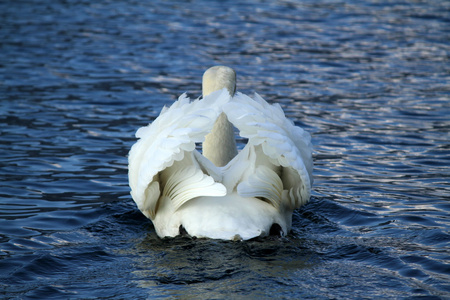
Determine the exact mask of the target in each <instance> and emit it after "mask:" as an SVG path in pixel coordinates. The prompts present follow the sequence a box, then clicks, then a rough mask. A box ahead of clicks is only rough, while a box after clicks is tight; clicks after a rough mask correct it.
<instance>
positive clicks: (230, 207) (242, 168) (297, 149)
mask: <svg viewBox="0 0 450 300" xmlns="http://www.w3.org/2000/svg"><path fill="white" fill-rule="evenodd" d="M234 91H235V73H234V71H233V70H232V69H230V68H228V67H223V66H218V67H213V68H210V69H209V70H207V71H206V72H205V75H204V77H203V94H204V97H203V99H201V100H195V101H192V102H191V101H190V100H189V99H188V98H187V97H186V96H185V95H184V94H183V95H181V96H180V98H179V99H178V101H176V102H175V103H174V104H173V105H172V106H170V107H169V108H164V109H163V110H162V112H161V114H160V115H159V117H158V118H156V120H155V121H154V122H153V123H151V124H149V125H148V126H145V127H142V128H140V129H139V130H138V131H137V133H136V137H137V138H139V140H138V141H137V142H136V144H135V145H133V147H132V148H131V151H130V153H129V182H130V187H131V195H132V197H133V200H134V201H135V202H136V204H137V206H138V208H139V209H140V210H141V211H142V213H144V215H145V216H147V217H148V218H150V219H151V220H152V222H153V224H154V226H155V229H156V232H157V234H158V235H159V236H160V237H173V236H176V235H179V234H180V232H181V231H183V230H182V229H184V230H185V231H186V232H187V233H188V234H189V235H191V236H196V237H207V238H215V239H226V240H236V239H244V240H247V239H251V238H254V237H257V236H266V235H268V234H269V233H270V231H271V229H273V228H278V229H280V230H279V231H280V233H281V234H283V235H284V234H286V233H288V231H289V230H290V228H291V219H292V213H293V210H294V209H296V208H298V207H300V206H301V205H303V204H305V203H306V202H308V200H309V198H310V194H311V185H312V158H311V154H312V146H311V137H310V135H309V134H308V133H307V132H306V131H304V130H303V129H302V128H300V127H297V126H295V125H294V124H293V122H292V121H290V120H288V119H286V117H285V115H284V112H283V110H282V109H281V107H280V106H279V105H278V104H274V105H270V104H268V103H267V102H266V101H265V100H264V99H262V98H261V97H260V96H259V95H257V94H255V97H254V98H253V99H252V98H250V97H248V96H246V95H244V94H241V93H236V94H234ZM230 93H231V94H234V95H230ZM230 122H231V123H230ZM233 125H234V126H235V127H236V128H237V129H238V130H239V133H240V136H242V137H244V138H248V142H247V145H246V146H245V147H244V149H242V151H240V152H239V153H238V154H237V150H236V145H235V141H234V134H233ZM200 142H203V154H204V155H202V154H201V153H200V152H199V151H197V150H196V149H195V145H196V143H200ZM236 154H237V155H236ZM274 224H276V225H274Z"/></svg>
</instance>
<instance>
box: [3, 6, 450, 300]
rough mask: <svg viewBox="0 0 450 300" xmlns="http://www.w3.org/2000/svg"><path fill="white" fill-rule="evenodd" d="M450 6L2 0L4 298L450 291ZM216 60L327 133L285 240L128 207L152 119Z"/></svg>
mask: <svg viewBox="0 0 450 300" xmlns="http://www.w3.org/2000/svg"><path fill="white" fill-rule="evenodd" d="M199 7H201V8H202V9H201V10H200V9H199ZM449 9H450V7H449V3H448V2H445V1H431V2H430V1H427V2H420V1H419V2H417V1H416V2H414V3H410V2H402V1H396V2H395V1H394V2H392V1H363V2H361V1H358V2H356V1H347V2H346V3H341V2H333V1H322V2H317V1H279V2H267V3H266V2H264V1H246V2H244V3H241V4H235V5H234V4H233V5H231V4H230V3H227V2H221V1H208V2H204V1H193V2H192V3H188V4H186V3H183V2H177V1H169V2H161V1H157V2H137V1H131V2H130V1H128V2H121V1H114V2H103V3H88V2H83V1H79V0H73V1H65V2H58V1H54V2H52V3H48V4H46V5H42V4H40V3H34V2H32V1H26V0H23V1H15V2H14V3H0V20H1V21H2V24H3V25H2V26H1V27H0V38H1V41H2V42H1V48H2V51H0V69H1V72H0V112H1V113H0V123H1V126H0V147H1V151H0V269H1V270H2V273H1V274H0V293H1V294H2V295H3V296H4V297H5V298H18V299H21V298H27V297H30V298H33V297H35V298H52V297H53V298H67V297H79V298H89V297H109V298H125V297H127V298H129V297H134V298H146V297H166V296H174V297H178V296H180V297H196V298H197V297H201V298H227V297H231V296H236V295H241V296H242V297H244V296H247V297H259V298H267V297H269V296H272V295H276V296H279V297H285V298H323V299H326V298H340V299H347V298H349V297H351V298H358V297H361V298H362V297H371V298H379V297H388V298H403V297H414V296H417V297H420V296H424V297H432V296H436V297H439V296H440V297H448V295H449V294H450V286H449V284H448V282H450V277H449V275H448V274H450V269H449V267H448V261H450V256H449V255H448V253H449V251H450V249H449V242H450V236H449V228H450V224H449V223H450V221H449V217H448V216H449V211H450V204H449V202H448V199H449V196H450V185H449V178H450V172H449V170H448V165H449V162H450V143H449V141H450V133H449V132H450V121H449V120H448V116H449V115H450V104H449V100H450V99H449V95H450V89H449V85H448V82H450V69H449V67H448V63H447V62H448V61H449V57H448V53H449V51H450V45H449V43H448V41H449V40H450V36H449V35H450V33H449V31H448V29H447V28H449V22H450V19H449V16H448V11H449ZM215 64H226V65H229V66H231V67H233V68H235V69H236V71H237V74H238V90H240V91H242V92H245V93H253V92H254V91H256V92H258V93H259V94H260V95H262V96H263V97H264V98H266V99H267V100H268V101H269V102H278V103H280V104H281V105H282V106H283V108H284V109H285V112H286V115H287V116H288V117H289V118H291V119H292V120H293V121H294V122H295V123H296V124H298V125H300V126H302V127H304V128H305V129H306V130H308V131H309V132H311V133H312V136H313V144H314V147H315V154H314V159H315V169H314V174H315V186H314V192H313V197H312V199H311V202H310V203H309V204H308V205H307V206H305V207H303V208H302V209H300V210H299V211H297V212H296V213H295V214H294V219H293V231H292V233H291V235H290V236H289V237H287V238H286V239H282V240H256V241H249V242H245V243H230V242H221V241H209V240H189V239H183V238H176V239H168V240H161V239H159V238H157V237H156V235H155V232H154V229H153V227H152V225H151V223H150V222H149V221H148V220H147V219H146V218H145V217H143V216H142V215H141V214H140V213H139V212H138V211H137V209H136V207H135V205H134V203H133V202H132V200H131V197H130V195H129V188H128V182H127V180H128V179H127V158H126V156H127V153H128V151H129V149H130V147H131V145H132V144H133V143H134V142H135V138H134V133H135V131H136V129H137V128H139V127H141V126H143V125H146V124H147V123H149V122H151V121H152V120H154V118H155V117H156V116H157V115H158V114H159V111H160V110H161V108H162V107H163V106H164V105H168V104H170V103H172V101H173V100H175V99H176V98H177V97H178V96H179V95H180V94H181V93H183V92H188V94H189V95H190V96H191V97H192V98H196V97H197V96H198V95H200V93H201V92H200V79H201V75H202V72H203V71H204V70H205V69H206V68H207V67H209V66H211V65H215ZM239 141H240V142H241V143H242V142H243V140H239ZM241 146H242V144H241Z"/></svg>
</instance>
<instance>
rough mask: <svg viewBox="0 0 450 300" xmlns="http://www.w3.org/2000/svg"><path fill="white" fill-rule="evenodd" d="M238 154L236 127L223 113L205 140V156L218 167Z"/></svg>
mask: <svg viewBox="0 0 450 300" xmlns="http://www.w3.org/2000/svg"><path fill="white" fill-rule="evenodd" d="M236 155H237V148H236V141H235V139H234V127H233V125H232V124H231V123H230V121H228V118H227V116H226V115H225V113H221V114H220V116H219V117H218V118H217V120H216V122H215V123H214V126H213V129H212V130H211V132H210V133H209V134H208V135H207V136H206V137H205V141H204V142H203V156H205V157H206V158H208V159H209V160H210V161H211V162H212V163H213V164H215V165H216V166H218V167H223V166H225V165H226V164H227V163H228V162H229V161H230V160H231V159H233V157H235V156H236Z"/></svg>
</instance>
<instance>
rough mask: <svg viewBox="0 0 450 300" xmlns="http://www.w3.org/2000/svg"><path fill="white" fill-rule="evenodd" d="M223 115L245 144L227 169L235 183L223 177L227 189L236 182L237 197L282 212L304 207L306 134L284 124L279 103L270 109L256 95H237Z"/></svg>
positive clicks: (308, 159)
mask: <svg viewBox="0 0 450 300" xmlns="http://www.w3.org/2000/svg"><path fill="white" fill-rule="evenodd" d="M224 111H225V113H226V114H227V117H228V119H229V120H230V122H231V123H232V124H233V125H234V126H236V127H237V129H239V131H240V135H241V136H242V137H245V138H248V139H249V140H248V143H247V145H246V146H245V148H244V149H243V150H242V151H241V153H239V155H238V157H236V158H235V159H234V160H233V161H231V162H230V165H229V166H228V170H229V171H230V173H231V174H232V176H229V177H239V179H237V181H235V179H230V178H226V179H225V180H224V182H226V185H227V187H229V188H233V184H234V183H235V184H236V188H237V192H238V194H239V195H241V196H243V197H259V198H262V199H263V200H265V201H267V202H269V203H270V204H272V205H273V206H274V207H275V208H277V209H278V210H280V211H283V209H287V210H289V211H292V210H293V209H295V208H298V207H300V206H301V205H303V204H305V203H306V202H308V200H309V198H310V195H311V185H312V181H313V178H312V145H311V136H310V135H309V133H307V132H306V131H304V130H303V129H302V128H300V127H298V126H295V125H294V123H293V122H292V121H290V120H289V119H287V118H286V117H285V115H284V112H283V110H282V109H281V107H280V105H279V104H273V105H270V104H268V103H267V102H266V101H265V100H264V99H263V98H261V97H260V96H259V95H258V94H255V97H254V99H252V98H250V97H248V96H246V95H244V94H241V93H237V94H236V95H235V96H234V98H233V99H232V101H230V102H229V103H228V104H226V105H225V107H224ZM236 170H241V171H240V172H237V171H236ZM238 173H241V174H239V175H238Z"/></svg>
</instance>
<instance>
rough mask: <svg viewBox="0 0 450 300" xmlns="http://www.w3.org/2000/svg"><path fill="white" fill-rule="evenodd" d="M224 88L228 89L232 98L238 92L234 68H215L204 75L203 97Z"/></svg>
mask: <svg viewBox="0 0 450 300" xmlns="http://www.w3.org/2000/svg"><path fill="white" fill-rule="evenodd" d="M223 88H227V90H228V92H229V93H230V95H231V96H233V95H234V92H235V91H236V72H235V71H234V70H233V69H232V68H229V67H225V66H215V67H211V68H209V69H208V70H206V71H205V73H203V81H202V91H203V97H205V96H207V95H209V94H211V93H212V92H215V91H218V90H221V89H223Z"/></svg>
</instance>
